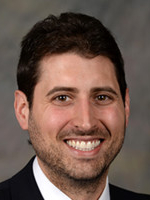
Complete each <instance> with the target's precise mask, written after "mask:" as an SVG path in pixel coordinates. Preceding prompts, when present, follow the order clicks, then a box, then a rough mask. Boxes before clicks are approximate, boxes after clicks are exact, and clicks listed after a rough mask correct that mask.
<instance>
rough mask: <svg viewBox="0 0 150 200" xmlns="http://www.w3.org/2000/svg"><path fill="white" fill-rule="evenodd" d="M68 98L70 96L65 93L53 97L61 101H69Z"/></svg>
mask: <svg viewBox="0 0 150 200" xmlns="http://www.w3.org/2000/svg"><path fill="white" fill-rule="evenodd" d="M69 99H70V98H69V97H68V96H67V95H59V96H57V97H55V100H57V101H62V102H64V101H69Z"/></svg>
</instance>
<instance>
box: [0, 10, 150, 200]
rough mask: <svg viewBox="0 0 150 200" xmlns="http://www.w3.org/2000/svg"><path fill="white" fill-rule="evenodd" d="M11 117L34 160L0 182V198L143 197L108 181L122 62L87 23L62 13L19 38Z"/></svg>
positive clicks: (122, 115) (121, 96)
mask: <svg viewBox="0 0 150 200" xmlns="http://www.w3.org/2000/svg"><path fill="white" fill-rule="evenodd" d="M17 81H18V90H17V91H16V92H15V103H14V105H15V112H16V117H17V119H18V121H19V124H20V126H21V127H22V129H24V130H28V132H29V138H30V139H29V140H30V143H31V144H32V146H33V148H34V150H35V153H36V157H34V158H32V159H31V161H30V162H29V163H28V165H27V166H26V167H25V168H24V169H23V170H22V171H21V172H19V173H18V174H17V175H15V176H14V177H13V178H11V179H9V180H7V181H5V182H3V183H1V184H0V199H1V200H4V199H12V200H30V199H31V200H33V199H37V200H42V199H45V200H48V199H50V200H54V199H55V200H56V199H58V200H60V199H61V200H68V199H73V200H97V199H99V200H114V199H115V200H116V199H119V200H120V199H121V200H131V199H132V200H136V199H139V200H144V199H146V200H148V199H150V196H148V195H142V194H136V193H133V192H129V191H126V190H123V189H120V188H118V187H115V186H113V185H109V184H108V170H109V166H110V164H111V162H112V161H113V159H114V158H115V157H116V155H117V154H118V153H119V151H120V149H121V147H122V144H123V141H124V135H125V129H126V126H127V124H128V117H129V92H128V89H127V84H126V81H125V74H124V66H123V59H122V56H121V53H120V50H119V48H118V46H117V44H116V42H115V40H114V38H113V36H112V35H111V34H110V32H109V31H108V30H107V29H106V28H105V27H104V26H103V25H102V24H101V23H100V22H99V21H98V20H97V19H95V18H93V17H90V16H86V15H83V14H74V13H63V14H61V15H60V16H59V17H55V16H49V17H48V18H46V19H44V20H43V21H40V22H38V23H37V24H36V25H35V26H34V27H33V28H32V29H31V31H30V32H29V33H28V34H27V35H26V36H25V37H24V39H23V41H22V51H21V55H20V60H19V64H18V71H17Z"/></svg>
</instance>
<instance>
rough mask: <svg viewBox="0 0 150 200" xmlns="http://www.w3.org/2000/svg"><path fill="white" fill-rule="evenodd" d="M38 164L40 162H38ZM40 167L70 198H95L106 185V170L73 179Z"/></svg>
mask: <svg viewBox="0 0 150 200" xmlns="http://www.w3.org/2000/svg"><path fill="white" fill-rule="evenodd" d="M39 164H40V163H39ZM40 167H41V169H42V171H43V172H44V174H45V175H46V176H47V178H48V179H49V180H50V181H51V182H52V183H53V184H54V185H55V186H56V187H57V188H59V189H60V190H61V191H62V192H63V193H65V194H66V195H67V196H68V197H69V198H71V199H72V200H77V199H78V200H89V199H92V200H97V199H98V198H99V197H100V196H101V194H102V192H103V190H104V188H105V185H106V179H107V174H108V170H106V171H105V172H103V173H102V174H100V175H99V176H97V177H94V178H91V179H75V178H72V177H69V176H67V175H64V174H61V175H60V174H56V173H54V171H52V170H50V169H49V168H48V169H47V170H46V166H44V167H42V165H41V164H40Z"/></svg>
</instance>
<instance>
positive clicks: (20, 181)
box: [0, 159, 33, 200]
mask: <svg viewBox="0 0 150 200" xmlns="http://www.w3.org/2000/svg"><path fill="white" fill-rule="evenodd" d="M32 162H33V159H31V160H30V162H29V163H28V164H27V166H26V167H25V168H24V169H22V170H21V171H20V172H18V173H17V174H16V175H14V176H13V177H12V178H10V179H8V180H6V181H4V182H1V183H0V200H9V199H12V198H11V197H12V192H13V193H14V192H17V193H18V191H20V190H22V188H24V187H25V186H26V185H28V184H29V180H30V179H31V178H32V176H33V175H32ZM28 177H30V178H28Z"/></svg>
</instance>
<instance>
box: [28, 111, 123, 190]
mask: <svg viewBox="0 0 150 200" xmlns="http://www.w3.org/2000/svg"><path fill="white" fill-rule="evenodd" d="M96 131H97V130H96ZM29 134H30V140H31V143H32V145H33V148H34V150H35V153H36V155H37V157H38V160H39V164H41V168H42V170H43V172H44V173H45V175H46V176H47V177H48V178H49V180H50V181H51V182H53V183H54V184H55V185H56V186H57V187H58V188H60V189H62V191H63V190H64V191H66V190H68V183H69V184H70V187H74V188H75V187H76V188H78V190H82V189H83V188H86V187H87V188H91V189H90V190H91V192H94V190H95V188H96V187H97V185H99V184H100V182H104V181H105V179H106V176H107V173H108V168H109V165H110V163H111V162H112V161H113V160H114V158H115V157H116V155H117V154H118V153H119V151H120V149H121V147H122V145H123V141H124V140H123V139H122V142H120V144H119V145H118V149H117V150H115V152H112V149H111V148H110V149H108V152H110V153H108V154H106V155H105V158H104V160H105V161H108V160H109V162H102V163H101V162H100V161H97V162H94V164H93V165H92V164H91V165H90V168H89V170H90V172H91V174H90V173H88V168H87V169H86V170H85V168H84V166H85V167H86V165H88V163H89V162H91V160H86V161H85V160H84V165H81V166H82V168H81V167H80V169H79V168H78V167H79V165H75V164H74V163H72V161H71V160H67V161H66V160H65V161H66V162H64V158H65V155H63V154H62V151H60V149H59V148H57V147H56V146H55V145H53V144H52V143H51V144H50V145H49V146H48V147H47V146H46V145H45V141H44V138H42V137H41V132H40V129H39V127H38V126H37V124H36V122H35V120H34V119H33V117H32V115H31V116H30V118H29ZM63 134H64V135H65V132H63ZM63 134H62V135H63ZM66 134H68V133H66ZM85 134H86V133H85ZM103 134H109V133H108V132H107V133H103ZM60 135H61V134H60ZM67 163H68V164H67ZM91 163H92V162H91ZM91 169H93V170H91ZM65 183H66V184H65Z"/></svg>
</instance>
